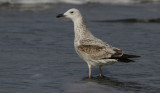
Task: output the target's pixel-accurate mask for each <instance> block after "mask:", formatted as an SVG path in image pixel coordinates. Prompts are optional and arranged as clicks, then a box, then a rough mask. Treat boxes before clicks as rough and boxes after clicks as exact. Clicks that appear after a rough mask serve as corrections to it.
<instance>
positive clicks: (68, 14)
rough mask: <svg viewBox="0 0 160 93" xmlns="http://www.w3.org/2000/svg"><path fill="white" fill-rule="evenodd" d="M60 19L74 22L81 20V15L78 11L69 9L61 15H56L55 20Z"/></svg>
mask: <svg viewBox="0 0 160 93" xmlns="http://www.w3.org/2000/svg"><path fill="white" fill-rule="evenodd" d="M60 17H66V18H70V19H72V20H73V21H74V20H76V19H77V18H81V17H82V16H81V13H80V11H79V10H78V9H75V8H72V9H69V10H68V11H66V12H65V13H63V14H59V15H57V18H60Z"/></svg>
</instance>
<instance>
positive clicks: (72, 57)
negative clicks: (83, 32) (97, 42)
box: [0, 0, 160, 93]
mask: <svg viewBox="0 0 160 93" xmlns="http://www.w3.org/2000/svg"><path fill="white" fill-rule="evenodd" d="M11 1H16V0H10V2H11ZM22 1H23V0H22ZM37 1H38V0H37ZM81 1H83V0H81ZM84 1H85V0H84ZM87 1H88V0H87ZM103 1H104V0H103ZM110 1H111V0H110ZM117 1H118V0H117ZM119 1H120V0H119ZM126 1H129V0H126ZM130 1H131V0H130ZM135 1H136V0H135ZM137 1H138V0H137ZM139 1H140V0H139ZM142 1H145V0H142ZM152 1H155V0H152ZM73 7H74V8H78V9H79V10H80V11H81V12H82V14H83V16H84V18H85V21H86V24H87V27H88V28H89V29H90V30H91V32H92V33H93V34H94V35H95V36H97V37H99V38H101V39H102V40H104V41H106V42H107V43H109V44H110V45H112V46H115V47H118V48H120V49H122V50H124V51H125V52H126V53H128V54H137V55H140V56H141V57H140V58H137V59H135V60H136V62H134V63H128V64H125V63H116V64H114V65H111V66H105V67H103V72H104V75H105V78H103V79H99V78H97V75H98V68H97V67H95V68H93V76H94V78H93V79H90V80H89V79H87V76H88V67H87V64H86V63H85V62H84V61H83V60H81V59H80V58H79V57H78V56H77V54H76V53H75V51H74V47H73V41H74V32H73V23H72V22H71V21H70V20H68V19H64V18H62V19H57V18H56V15H57V14H59V13H63V12H65V11H66V10H68V9H70V8H73ZM159 40H160V4H152V3H147V4H146V3H145V4H144V3H139V4H106V3H105V4H98V3H88V4H81V5H76V4H66V3H58V4H50V3H48V4H10V3H5V4H1V6H0V93H106V92H107V93H159V92H160V70H159V68H160V62H159V58H160V49H159V45H160V42H159Z"/></svg>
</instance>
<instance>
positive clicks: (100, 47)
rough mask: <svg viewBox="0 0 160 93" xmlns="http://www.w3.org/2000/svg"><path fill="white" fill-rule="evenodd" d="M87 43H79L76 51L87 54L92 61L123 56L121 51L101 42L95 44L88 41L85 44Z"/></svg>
mask: <svg viewBox="0 0 160 93" xmlns="http://www.w3.org/2000/svg"><path fill="white" fill-rule="evenodd" d="M87 42H88V40H87V41H84V40H83V42H82V41H81V42H80V45H79V46H77V49H78V51H80V52H84V53H86V54H88V55H89V56H90V57H91V58H92V59H105V58H106V59H108V58H111V57H121V56H122V55H123V51H122V50H120V49H118V48H115V47H112V46H109V45H106V44H105V43H103V42H96V41H93V40H90V41H89V42H88V44H87Z"/></svg>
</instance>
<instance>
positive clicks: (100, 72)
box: [99, 66, 102, 77]
mask: <svg viewBox="0 0 160 93" xmlns="http://www.w3.org/2000/svg"><path fill="white" fill-rule="evenodd" d="M99 76H100V77H102V69H101V66H99Z"/></svg>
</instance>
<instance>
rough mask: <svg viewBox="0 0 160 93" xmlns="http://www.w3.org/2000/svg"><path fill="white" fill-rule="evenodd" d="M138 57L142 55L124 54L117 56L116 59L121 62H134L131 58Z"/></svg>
mask: <svg viewBox="0 0 160 93" xmlns="http://www.w3.org/2000/svg"><path fill="white" fill-rule="evenodd" d="M137 57H140V56H137V55H129V54H123V55H122V56H121V57H119V58H115V59H117V60H118V61H119V62H124V63H128V62H134V60H131V59H130V58H137Z"/></svg>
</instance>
